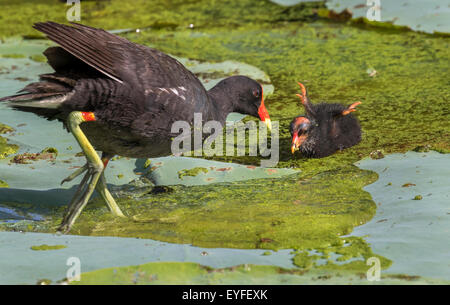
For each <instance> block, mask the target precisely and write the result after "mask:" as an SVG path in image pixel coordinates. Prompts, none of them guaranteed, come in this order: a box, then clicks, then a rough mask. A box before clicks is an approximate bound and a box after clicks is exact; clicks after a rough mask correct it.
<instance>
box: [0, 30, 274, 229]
mask: <svg viewBox="0 0 450 305" xmlns="http://www.w3.org/2000/svg"><path fill="white" fill-rule="evenodd" d="M34 28H35V29H37V30H38V31H41V32H43V33H45V34H46V35H47V37H48V38H49V39H50V40H52V41H54V42H56V43H57V44H58V45H59V46H57V47H50V48H48V49H47V50H45V51H44V55H45V56H46V57H47V60H48V63H49V65H50V66H51V67H52V68H53V69H54V70H55V72H54V73H49V74H42V75H40V81H39V82H35V83H31V84H29V85H27V86H26V87H25V88H23V89H22V90H21V91H19V92H18V93H19V94H17V95H13V96H9V97H5V98H2V99H0V101H9V105H10V106H12V107H14V108H16V109H18V110H21V111H27V112H32V113H35V114H38V115H40V116H43V117H45V118H47V119H49V120H53V119H57V120H60V121H62V122H64V125H65V127H67V128H68V130H69V131H70V132H71V133H72V134H73V135H74V137H75V138H76V140H77V141H78V143H79V144H80V146H81V148H82V150H83V152H84V154H85V156H86V159H87V163H86V164H85V165H84V166H83V167H82V168H80V169H78V170H77V171H75V172H74V173H73V174H72V175H70V176H69V177H67V178H66V179H64V180H63V181H62V183H64V182H66V181H71V180H73V179H74V178H75V177H77V176H79V175H80V174H82V173H84V172H86V174H85V176H84V178H83V179H82V181H81V183H80V185H79V187H78V189H77V191H76V193H75V195H74V197H73V199H72V200H71V202H70V204H69V206H68V209H67V211H66V214H65V216H64V218H63V221H62V223H61V226H60V228H59V230H60V231H63V232H67V231H69V230H70V228H71V226H72V225H73V223H74V222H75V220H76V218H77V217H78V215H79V214H80V213H81V211H82V209H83V208H84V206H85V205H86V204H87V202H88V200H89V198H90V197H91V195H92V192H93V191H94V189H96V190H97V191H98V192H99V193H100V195H101V197H102V198H103V199H104V201H105V202H106V203H107V205H108V207H109V208H110V210H111V212H112V213H113V214H115V215H117V216H123V213H122V212H121V210H120V208H119V207H118V205H117V204H116V202H115V201H114V199H113V197H112V196H111V194H110V193H109V191H108V189H107V188H106V181H105V177H104V174H103V171H104V169H105V167H106V165H107V163H108V161H109V160H110V158H112V157H113V156H114V155H121V156H126V157H133V158H140V157H145V158H148V157H158V156H166V155H170V154H171V149H170V146H171V141H172V140H171V139H172V138H173V137H175V136H177V134H174V133H172V132H171V126H172V123H174V122H175V121H186V122H189V124H191V125H192V123H193V119H194V113H201V114H202V119H203V120H204V121H209V120H215V121H219V122H220V123H221V124H222V126H223V124H224V122H225V119H226V117H227V115H228V114H229V113H230V112H239V113H242V114H248V115H251V116H255V117H259V118H260V119H261V120H262V121H264V122H265V123H266V124H267V125H268V127H269V128H270V126H271V125H270V124H271V123H270V118H269V114H268V112H267V110H266V108H265V106H264V100H263V90H262V87H261V85H260V84H259V83H257V82H256V81H254V80H252V79H250V78H248V77H245V76H231V77H229V78H226V79H224V80H222V81H221V82H219V83H218V84H217V85H216V86H215V87H213V88H212V89H210V90H209V91H207V90H206V89H205V88H204V87H203V85H202V84H201V82H200V81H199V79H198V78H197V77H196V76H195V75H194V74H193V73H191V72H190V71H189V70H187V69H186V68H185V67H184V66H183V65H182V64H181V63H180V62H178V61H177V60H176V59H174V58H172V57H170V56H169V55H167V54H164V53H163V52H160V51H158V50H156V49H153V48H149V47H146V46H143V45H139V44H135V43H132V42H130V41H128V40H127V39H125V38H122V37H119V36H116V35H113V34H111V33H108V32H107V31H104V30H102V29H97V28H92V27H88V26H85V25H81V24H77V23H72V25H71V26H69V25H63V24H58V23H54V22H43V23H36V24H35V25H34ZM95 149H96V150H98V151H101V152H102V157H101V158H100V157H99V156H98V154H97V153H96V151H95Z"/></svg>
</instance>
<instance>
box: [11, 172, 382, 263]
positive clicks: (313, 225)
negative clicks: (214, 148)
mask: <svg viewBox="0 0 450 305" xmlns="http://www.w3.org/2000/svg"><path fill="white" fill-rule="evenodd" d="M376 178H377V175H376V174H374V173H372V172H369V171H362V170H359V169H358V168H356V167H355V166H347V167H346V168H345V169H344V170H342V169H341V170H339V171H338V170H335V171H328V172H322V173H319V174H317V175H314V176H306V175H304V174H302V173H299V174H294V175H290V176H286V177H283V178H278V179H255V180H249V181H241V182H233V183H217V184H211V185H202V186H189V187H187V186H181V185H177V186H173V187H171V191H170V192H153V191H150V192H149V191H146V192H144V193H143V194H142V195H141V196H136V195H134V196H133V195H131V196H124V197H122V198H118V199H117V202H118V204H119V206H120V207H121V209H122V211H123V212H124V213H125V215H127V216H128V217H127V218H124V219H120V218H115V217H113V216H112V215H111V214H110V213H109V211H107V209H106V208H105V207H104V204H103V203H102V202H101V201H100V200H99V199H95V200H93V203H91V204H90V205H89V206H87V207H86V209H85V211H84V212H83V213H82V214H81V216H80V218H79V219H78V221H77V222H76V224H75V225H74V227H73V228H72V230H71V232H70V233H71V234H79V235H91V236H121V237H140V238H150V239H155V240H161V241H167V242H174V243H188V244H192V245H195V246H201V247H227V248H241V249H242V248H244V249H270V250H278V249H296V251H298V252H297V253H296V255H295V257H294V260H293V261H294V264H296V265H297V266H298V267H300V268H302V269H311V268H312V267H314V268H318V267H319V266H318V264H317V260H318V259H320V256H319V255H312V256H309V255H306V256H305V255H304V254H305V253H306V252H308V251H311V250H315V251H317V252H322V253H323V254H330V253H336V254H338V255H340V256H341V257H344V258H345V259H340V261H339V263H340V264H339V266H334V265H333V264H334V263H333V262H329V263H328V264H327V266H326V267H327V268H331V269H338V268H339V269H345V265H346V264H347V263H348V264H349V266H350V267H349V268H350V269H351V270H355V271H364V270H366V269H367V267H366V266H365V263H364V262H365V259H367V258H368V257H371V256H376V255H375V254H373V253H372V252H371V251H370V247H369V246H368V245H367V244H365V242H364V240H363V239H362V238H345V240H347V242H348V241H351V243H349V244H347V245H344V242H343V240H342V239H343V238H344V237H341V236H344V235H347V234H349V233H350V232H351V231H352V229H353V227H354V226H357V225H361V224H363V223H365V222H367V221H368V220H370V219H371V218H372V217H373V215H374V214H375V210H376V206H375V204H374V203H373V201H372V200H371V197H370V195H369V194H368V193H367V192H365V191H363V190H362V187H363V186H364V185H367V184H368V183H371V182H374V181H375V180H376ZM281 194H282V195H281ZM62 212H63V208H60V209H59V210H57V211H55V212H53V213H51V214H52V215H53V216H52V217H51V219H50V220H47V221H43V222H39V226H35V227H34V228H33V231H39V232H54V230H55V229H56V227H57V226H58V224H59V222H60V215H61V213H62ZM15 228H16V229H19V227H17V226H16V227H15ZM342 248H345V249H342ZM350 259H355V260H358V262H354V261H352V262H346V260H350ZM381 259H382V261H383V263H382V268H386V267H388V266H389V265H390V261H389V260H387V259H385V258H381ZM341 263H342V264H341ZM322 268H325V267H322Z"/></svg>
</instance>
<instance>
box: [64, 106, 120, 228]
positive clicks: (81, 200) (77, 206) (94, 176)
mask: <svg viewBox="0 0 450 305" xmlns="http://www.w3.org/2000/svg"><path fill="white" fill-rule="evenodd" d="M94 120H95V117H94V114H93V113H86V112H79V111H74V112H71V113H70V114H69V116H68V118H67V126H68V127H69V130H70V131H71V132H72V134H73V135H74V137H75V139H76V140H77V142H78V144H79V145H80V147H81V149H82V150H83V152H84V155H85V156H86V159H87V164H86V165H85V166H83V167H82V168H80V169H78V170H77V171H76V172H75V173H74V174H72V175H71V176H69V177H67V178H66V179H64V180H63V182H65V181H70V180H71V179H73V178H75V177H76V176H78V175H80V174H81V173H83V172H84V171H87V173H86V175H85V176H84V177H83V180H82V181H81V183H80V185H79V186H78V189H77V192H76V193H75V195H74V197H73V198H72V200H71V202H70V204H69V206H68V208H67V211H66V214H65V215H64V218H63V221H62V222H61V225H60V227H59V231H62V232H64V233H67V232H68V231H69V230H70V228H71V227H72V225H73V224H74V222H75V220H76V219H77V218H78V216H79V215H80V213H81V211H82V210H83V208H84V207H85V206H86V204H87V203H88V201H89V198H90V197H91V196H92V193H93V192H94V189H95V188H96V186H97V183H98V182H99V180H100V178H101V176H102V173H103V169H104V166H103V163H102V161H101V159H100V157H99V156H98V154H97V152H96V151H95V149H94V148H93V147H92V145H91V143H89V140H88V139H87V137H86V136H85V135H84V133H83V131H82V130H81V128H80V124H81V123H83V122H86V121H94ZM98 189H99V190H100V194H101V195H102V197H103V199H105V201H107V203H108V206H110V209H111V210H112V211H113V213H114V212H116V213H117V211H120V209H119V207H118V206H117V204H116V203H115V201H114V199H113V200H112V201H111V200H110V199H112V196H111V194H109V192H108V191H107V190H106V184H105V183H101V185H100V186H99V188H98ZM105 190H106V191H105ZM111 206H112V207H113V208H111ZM120 214H121V215H123V214H122V212H120Z"/></svg>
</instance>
